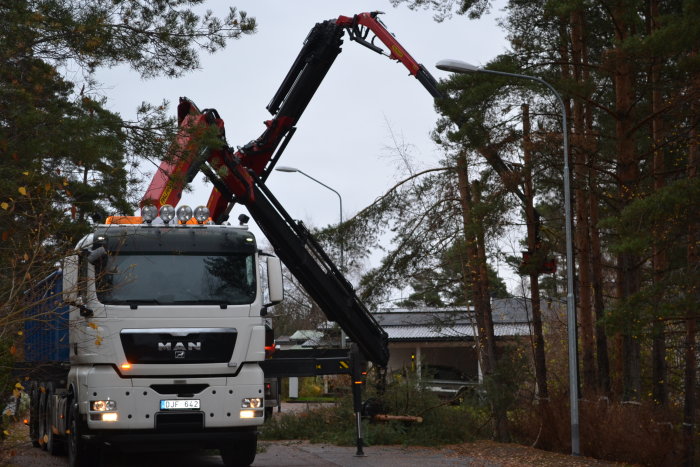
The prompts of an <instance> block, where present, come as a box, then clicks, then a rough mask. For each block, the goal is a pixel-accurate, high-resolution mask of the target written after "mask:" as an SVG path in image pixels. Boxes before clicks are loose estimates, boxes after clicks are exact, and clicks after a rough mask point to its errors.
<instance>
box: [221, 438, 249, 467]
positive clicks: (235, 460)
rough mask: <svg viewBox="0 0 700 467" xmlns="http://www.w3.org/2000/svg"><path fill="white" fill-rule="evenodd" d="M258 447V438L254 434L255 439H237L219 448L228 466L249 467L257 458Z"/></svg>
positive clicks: (222, 458)
mask: <svg viewBox="0 0 700 467" xmlns="http://www.w3.org/2000/svg"><path fill="white" fill-rule="evenodd" d="M257 449H258V439H257V437H256V436H254V437H253V439H246V440H239V441H235V442H233V443H231V445H229V446H226V447H225V448H221V449H219V453H220V454H221V460H223V461H224V465H225V466H226V467H248V466H249V465H250V464H252V463H253V461H254V460H255V453H256V451H257Z"/></svg>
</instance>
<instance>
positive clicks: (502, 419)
mask: <svg viewBox="0 0 700 467" xmlns="http://www.w3.org/2000/svg"><path fill="white" fill-rule="evenodd" d="M479 204H481V183H479V181H477V180H475V181H473V182H472V207H473V206H478V205H479ZM473 219H474V220H475V223H474V227H475V230H476V249H477V254H478V262H479V285H480V287H481V294H480V295H481V300H482V301H483V303H482V310H483V313H484V316H483V319H484V324H485V327H486V338H487V344H488V347H487V350H488V352H489V358H490V359H491V364H492V369H493V370H494V376H496V380H495V381H494V383H495V384H494V386H496V391H497V393H496V394H495V396H496V397H495V400H494V401H493V402H492V404H493V414H494V428H495V435H496V440H497V441H501V442H508V441H510V435H509V433H508V413H507V407H504V406H503V404H502V403H501V400H502V398H501V397H500V393H501V391H503V388H502V387H501V384H500V382H499V380H500V377H501V376H500V375H495V373H496V365H497V364H498V360H497V358H496V335H495V333H494V329H493V316H492V314H491V293H490V287H489V276H488V264H487V261H486V238H485V234H484V219H483V218H473Z"/></svg>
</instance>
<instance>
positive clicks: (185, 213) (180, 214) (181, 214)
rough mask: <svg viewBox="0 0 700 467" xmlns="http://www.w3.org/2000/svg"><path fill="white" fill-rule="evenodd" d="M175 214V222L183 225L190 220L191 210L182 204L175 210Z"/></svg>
mask: <svg viewBox="0 0 700 467" xmlns="http://www.w3.org/2000/svg"><path fill="white" fill-rule="evenodd" d="M176 213H177V220H179V221H180V222H181V223H182V224H185V223H186V222H187V221H188V220H190V219H192V208H191V207H189V206H187V205H186V204H183V205H182V206H180V207H179V208H177V211H176Z"/></svg>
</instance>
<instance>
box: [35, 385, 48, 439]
mask: <svg viewBox="0 0 700 467" xmlns="http://www.w3.org/2000/svg"><path fill="white" fill-rule="evenodd" d="M37 393H38V394H37V395H38V396H39V413H38V414H37V424H38V431H37V438H38V442H39V446H41V449H46V436H47V433H46V402H47V400H48V398H47V397H46V383H45V382H43V381H42V382H40V383H39V387H38V390H37Z"/></svg>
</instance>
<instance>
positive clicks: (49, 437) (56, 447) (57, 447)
mask: <svg viewBox="0 0 700 467" xmlns="http://www.w3.org/2000/svg"><path fill="white" fill-rule="evenodd" d="M54 391H55V388H54V385H53V383H51V382H49V383H46V422H45V425H46V437H45V438H44V439H45V440H46V450H47V451H48V452H49V454H51V455H52V456H57V455H59V454H61V447H62V445H61V442H60V441H59V440H58V439H57V436H56V435H55V434H54V432H53V424H52V423H51V422H52V419H53V412H54V410H55V408H54V407H53V404H52V403H51V400H52V397H51V396H53V393H54Z"/></svg>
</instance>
